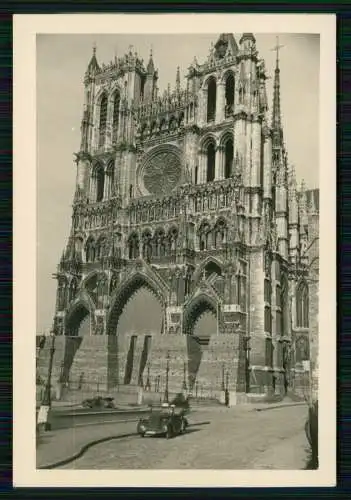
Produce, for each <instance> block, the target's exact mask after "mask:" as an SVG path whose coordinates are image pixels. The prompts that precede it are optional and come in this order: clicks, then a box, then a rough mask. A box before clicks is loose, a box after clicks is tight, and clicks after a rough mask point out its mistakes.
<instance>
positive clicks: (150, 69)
mask: <svg viewBox="0 0 351 500" xmlns="http://www.w3.org/2000/svg"><path fill="white" fill-rule="evenodd" d="M146 70H147V72H148V74H149V75H153V74H154V72H155V65H154V60H153V57H152V48H151V49H150V58H149V62H148V65H147V68H146Z"/></svg>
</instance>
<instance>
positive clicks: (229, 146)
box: [224, 138, 234, 179]
mask: <svg viewBox="0 0 351 500" xmlns="http://www.w3.org/2000/svg"><path fill="white" fill-rule="evenodd" d="M233 157H234V149H233V139H231V138H230V139H228V140H227V142H226V143H225V148H224V177H225V178H226V179H229V177H230V176H231V175H232V168H233Z"/></svg>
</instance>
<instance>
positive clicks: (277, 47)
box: [271, 36, 284, 68]
mask: <svg viewBox="0 0 351 500" xmlns="http://www.w3.org/2000/svg"><path fill="white" fill-rule="evenodd" d="M283 47H284V45H280V44H279V36H277V37H276V44H275V46H274V47H273V48H272V49H271V50H273V51H274V52H276V55H277V59H276V65H277V68H278V67H279V50H280V49H282V48H283Z"/></svg>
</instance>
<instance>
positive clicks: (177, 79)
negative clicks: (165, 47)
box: [176, 66, 180, 92]
mask: <svg viewBox="0 0 351 500" xmlns="http://www.w3.org/2000/svg"><path fill="white" fill-rule="evenodd" d="M176 90H177V92H179V91H180V69H179V66H177V74H176Z"/></svg>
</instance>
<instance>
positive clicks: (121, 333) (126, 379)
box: [107, 275, 164, 386]
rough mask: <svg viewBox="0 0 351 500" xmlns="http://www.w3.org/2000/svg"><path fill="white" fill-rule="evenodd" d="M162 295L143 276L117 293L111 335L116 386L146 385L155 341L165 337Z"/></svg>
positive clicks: (155, 286) (110, 322)
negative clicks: (113, 343) (162, 336)
mask: <svg viewBox="0 0 351 500" xmlns="http://www.w3.org/2000/svg"><path fill="white" fill-rule="evenodd" d="M163 329H164V314H163V300H162V293H161V292H159V291H158V289H157V285H155V284H153V283H152V282H150V281H149V280H148V279H147V278H145V277H144V276H142V275H135V276H134V277H133V278H132V279H131V280H130V281H129V282H128V283H126V284H125V285H124V286H123V288H122V289H121V290H119V291H117V295H116V297H115V299H114V304H113V307H112V310H111V314H110V317H109V320H108V329H107V333H108V335H109V336H110V338H112V337H113V338H114V339H115V342H116V355H117V359H116V360H115V361H116V363H115V364H114V362H113V360H112V359H111V360H109V362H110V370H112V369H113V370H116V376H115V377H112V378H114V379H115V380H116V385H118V386H121V385H127V386H128V385H145V379H144V377H145V369H146V366H147V364H148V361H149V359H150V355H151V348H152V344H153V343H154V342H157V340H156V339H155V337H157V336H159V335H160V334H161V333H163Z"/></svg>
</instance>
